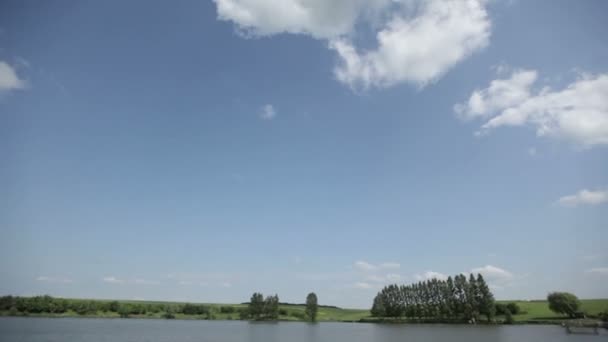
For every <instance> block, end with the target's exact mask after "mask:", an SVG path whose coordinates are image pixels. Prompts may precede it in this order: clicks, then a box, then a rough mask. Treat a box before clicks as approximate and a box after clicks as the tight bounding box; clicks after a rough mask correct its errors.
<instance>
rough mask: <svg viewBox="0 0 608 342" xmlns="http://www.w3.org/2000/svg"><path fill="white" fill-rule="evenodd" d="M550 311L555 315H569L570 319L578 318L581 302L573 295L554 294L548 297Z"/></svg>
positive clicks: (566, 293)
mask: <svg viewBox="0 0 608 342" xmlns="http://www.w3.org/2000/svg"><path fill="white" fill-rule="evenodd" d="M547 301H548V302H549V309H551V311H553V312H555V313H559V314H564V315H568V317H571V318H574V317H576V314H577V312H578V311H579V307H580V302H579V300H578V298H577V297H576V296H575V295H573V294H572V293H568V292H553V293H550V294H549V295H548V296H547Z"/></svg>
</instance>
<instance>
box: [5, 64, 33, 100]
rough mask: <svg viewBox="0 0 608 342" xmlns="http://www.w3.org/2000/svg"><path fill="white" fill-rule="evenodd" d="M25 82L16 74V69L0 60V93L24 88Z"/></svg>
mask: <svg viewBox="0 0 608 342" xmlns="http://www.w3.org/2000/svg"><path fill="white" fill-rule="evenodd" d="M26 87H27V82H26V81H25V80H23V79H21V78H20V77H19V75H17V71H16V70H15V69H14V68H13V67H12V66H11V65H10V64H8V63H6V62H4V61H0V93H2V92H8V91H11V90H19V89H25V88H26Z"/></svg>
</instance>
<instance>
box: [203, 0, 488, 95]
mask: <svg viewBox="0 0 608 342" xmlns="http://www.w3.org/2000/svg"><path fill="white" fill-rule="evenodd" d="M214 2H215V4H216V7H217V12H218V19H219V20H225V21H231V22H233V23H234V24H235V25H236V27H237V28H238V30H239V31H240V32H241V33H244V35H245V36H269V35H274V34H279V33H291V34H305V35H310V36H312V37H313V38H316V39H322V40H325V41H327V42H328V47H329V48H330V49H331V50H334V51H335V52H336V53H337V54H338V56H339V64H338V65H337V66H336V67H335V69H334V74H335V76H336V79H338V80H339V81H340V82H342V83H344V84H347V85H350V86H351V87H353V88H363V89H367V88H369V87H388V86H392V85H395V84H398V83H403V82H410V83H414V84H416V85H425V84H427V83H429V82H432V81H434V80H436V79H438V78H439V77H440V76H441V75H443V74H444V73H445V72H446V71H447V70H449V69H450V68H452V67H453V66H454V65H455V64H456V63H458V62H460V61H462V60H463V59H465V58H466V57H468V56H469V55H471V54H472V53H474V52H476V51H478V50H480V49H482V48H484V47H485V46H486V45H488V42H489V37H490V28H491V23H490V19H489V18H488V14H487V11H486V8H485V6H486V0H468V1H461V0H447V1H446V0H424V1H423V0H408V1H399V0H332V1H327V0H214ZM366 30H367V31H368V32H371V33H372V34H375V36H376V40H377V42H376V45H377V46H376V48H374V49H370V50H362V49H360V48H359V47H357V46H355V45H354V43H353V42H359V41H361V39H360V37H361V36H362V35H365V33H368V32H364V31H366Z"/></svg>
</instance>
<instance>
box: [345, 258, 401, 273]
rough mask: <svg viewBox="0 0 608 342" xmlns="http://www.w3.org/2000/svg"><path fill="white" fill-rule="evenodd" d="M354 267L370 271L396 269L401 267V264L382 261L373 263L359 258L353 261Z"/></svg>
mask: <svg viewBox="0 0 608 342" xmlns="http://www.w3.org/2000/svg"><path fill="white" fill-rule="evenodd" d="M354 267H355V268H356V269H358V270H359V271H364V272H370V271H377V270H389V269H398V268H399V267H401V265H400V264H399V263H396V262H383V263H380V264H378V265H374V264H371V263H369V262H367V261H363V260H359V261H356V262H355V264H354Z"/></svg>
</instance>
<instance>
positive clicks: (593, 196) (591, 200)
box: [557, 189, 608, 207]
mask: <svg viewBox="0 0 608 342" xmlns="http://www.w3.org/2000/svg"><path fill="white" fill-rule="evenodd" d="M604 202H608V191H601V190H597V191H591V190H587V189H583V190H581V191H579V192H578V193H576V194H574V195H568V196H563V197H561V198H560V199H559V200H557V203H558V204H560V205H562V206H565V207H576V206H578V205H598V204H601V203H604Z"/></svg>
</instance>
